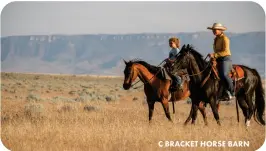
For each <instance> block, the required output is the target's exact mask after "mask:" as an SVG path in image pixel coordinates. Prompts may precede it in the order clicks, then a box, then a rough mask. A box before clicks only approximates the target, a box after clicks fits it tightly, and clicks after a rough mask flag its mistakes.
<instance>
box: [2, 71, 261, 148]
mask: <svg viewBox="0 0 266 151" xmlns="http://www.w3.org/2000/svg"><path fill="white" fill-rule="evenodd" d="M122 83H123V79H122V78H115V77H97V76H75V75H38V74H18V73H1V94H2V95H1V140H2V142H3V144H4V145H5V146H6V147H7V148H8V149H10V150H12V151H28V150H34V151H39V150H41V151H42V150H53V151H56V150H67V151H74V150H76V151H79V150H92V151H97V150H99V151H104V150H108V151H120V150H143V151H149V150H150V151H155V150H192V151H194V150H195V151H196V150H204V151H205V150H216V151H218V150H226V151H227V150H232V151H233V150H234V151H235V150H245V151H253V150H257V149H258V148H260V146H261V145H262V144H263V143H264V140H265V127H263V126H261V125H259V124H257V123H256V122H255V121H254V119H253V118H252V121H251V126H250V127H249V128H248V129H247V128H246V127H245V125H244V118H243V115H242V111H240V120H241V122H240V123H237V120H236V110H235V105H234V102H232V104H229V105H226V104H222V105H221V106H220V112H219V113H220V118H221V122H222V126H221V127H219V126H218V125H217V124H216V122H215V120H214V117H213V115H212V112H211V109H210V107H209V106H208V107H207V114H208V121H209V125H208V126H204V123H203V119H202V116H201V114H198V119H197V121H196V125H188V126H186V127H185V126H183V123H184V121H185V119H186V118H187V116H188V114H189V110H190V104H187V103H186V101H180V102H177V103H176V113H175V114H172V108H171V107H172V106H171V105H170V109H171V116H172V119H173V123H171V122H169V121H167V119H166V117H165V115H164V111H163V108H162V106H161V104H159V103H156V105H155V111H154V115H153V120H152V123H149V122H148V107H147V104H146V103H145V97H144V92H143V90H142V89H138V90H129V91H126V90H123V89H122ZM168 140H169V141H170V140H171V141H186V140H192V141H249V147H189V148H185V147H159V145H158V142H159V141H164V142H165V141H168Z"/></svg>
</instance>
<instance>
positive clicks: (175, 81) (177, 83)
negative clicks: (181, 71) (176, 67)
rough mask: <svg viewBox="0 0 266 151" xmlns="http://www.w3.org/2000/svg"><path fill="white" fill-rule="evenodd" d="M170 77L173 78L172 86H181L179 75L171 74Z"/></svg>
mask: <svg viewBox="0 0 266 151" xmlns="http://www.w3.org/2000/svg"><path fill="white" fill-rule="evenodd" d="M172 79H173V85H174V86H178V87H179V88H181V87H182V84H183V83H182V82H183V81H182V78H181V77H180V76H178V75H173V76H172Z"/></svg>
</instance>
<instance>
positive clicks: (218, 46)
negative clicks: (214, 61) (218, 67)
mask: <svg viewBox="0 0 266 151" xmlns="http://www.w3.org/2000/svg"><path fill="white" fill-rule="evenodd" d="M213 49H214V57H215V58H219V57H225V56H231V51H230V40H229V38H228V37H227V36H226V35H224V34H221V35H219V36H216V37H215V39H214V44H213Z"/></svg>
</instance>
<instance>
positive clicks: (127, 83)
mask: <svg viewBox="0 0 266 151" xmlns="http://www.w3.org/2000/svg"><path fill="white" fill-rule="evenodd" d="M124 62H125V64H126V67H125V70H124V75H125V79H124V84H123V88H124V89H125V90H128V89H130V88H131V87H132V83H133V82H134V81H135V80H136V78H137V77H138V78H139V79H140V80H141V81H142V82H143V83H144V92H145V95H146V98H147V103H148V107H149V121H151V119H152V115H153V110H154V103H155V102H161V104H162V106H163V109H164V112H165V115H166V117H167V118H168V120H169V121H172V119H171V117H170V112H169V106H168V102H169V100H168V98H169V95H170V92H169V87H170V85H171V81H170V80H166V79H165V78H164V76H163V73H162V71H161V68H160V67H156V66H152V65H150V64H148V63H146V62H145V61H142V60H131V61H129V62H126V61H125V60H124ZM188 84H189V82H188V81H187V80H186V81H184V84H183V88H182V90H177V91H176V92H173V93H172V94H171V99H170V101H172V102H175V101H179V100H184V99H186V98H188V97H189V95H190V91H189V88H188ZM173 110H174V103H173Z"/></svg>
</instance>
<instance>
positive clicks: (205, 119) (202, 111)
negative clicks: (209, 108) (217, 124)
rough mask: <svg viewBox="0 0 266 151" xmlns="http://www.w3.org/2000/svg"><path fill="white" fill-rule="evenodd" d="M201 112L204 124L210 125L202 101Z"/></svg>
mask: <svg viewBox="0 0 266 151" xmlns="http://www.w3.org/2000/svg"><path fill="white" fill-rule="evenodd" d="M199 110H200V113H201V114H202V117H203V120H204V124H205V125H208V121H207V116H206V111H205V106H204V104H203V102H202V101H201V102H200V104H199Z"/></svg>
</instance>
